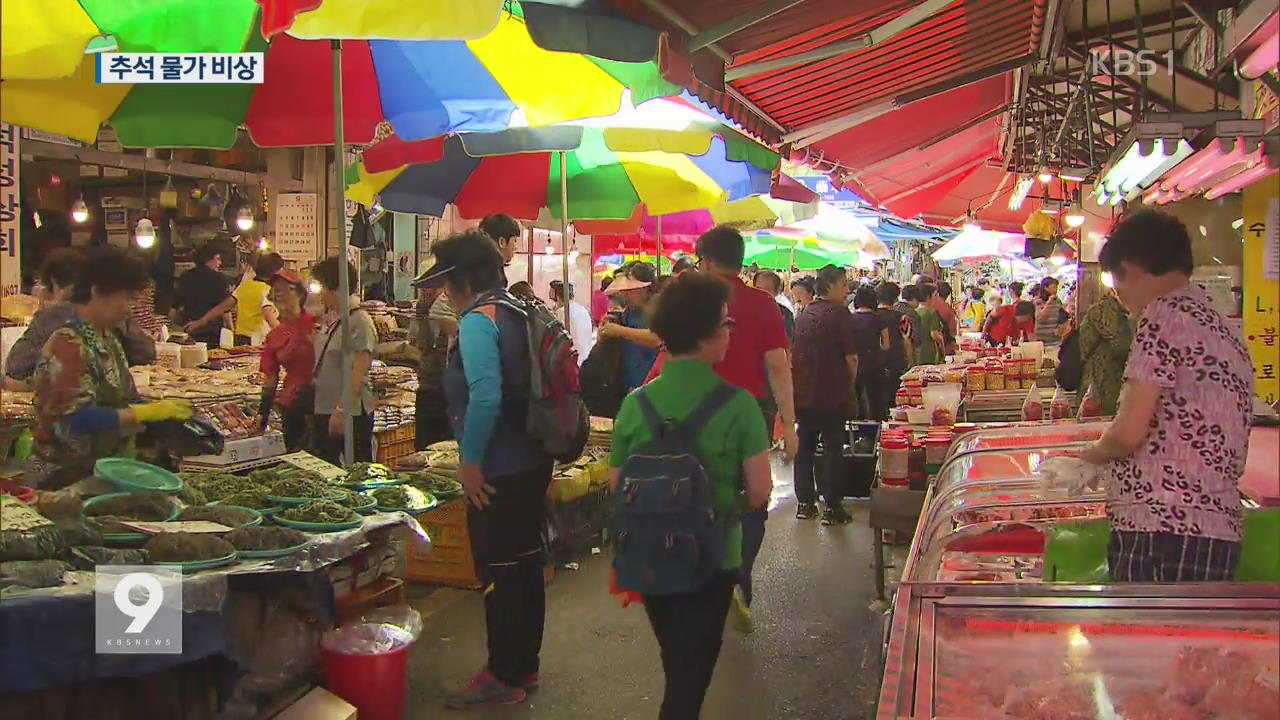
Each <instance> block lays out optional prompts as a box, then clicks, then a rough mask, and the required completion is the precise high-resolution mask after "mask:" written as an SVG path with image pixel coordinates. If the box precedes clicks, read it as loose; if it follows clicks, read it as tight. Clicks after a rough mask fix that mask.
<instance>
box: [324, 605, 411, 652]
mask: <svg viewBox="0 0 1280 720" xmlns="http://www.w3.org/2000/svg"><path fill="white" fill-rule="evenodd" d="M421 633H422V616H421V615H419V614H418V611H416V610H414V609H413V608H411V607H407V606H400V607H394V608H381V609H378V610H374V611H372V612H369V613H366V614H365V615H362V616H361V617H360V619H359V620H357V621H356V622H354V623H349V624H346V625H341V626H339V627H336V628H334V629H332V630H330V631H329V632H327V633H325V634H324V635H323V636H322V637H321V638H320V647H321V648H322V649H323V650H325V651H326V652H332V653H339V654H341V655H382V654H384V653H389V652H392V651H394V650H399V649H400V648H402V647H405V646H407V645H411V644H413V642H414V641H415V640H417V639H418V635H420V634H421Z"/></svg>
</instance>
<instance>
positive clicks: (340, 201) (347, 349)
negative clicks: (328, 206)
mask: <svg viewBox="0 0 1280 720" xmlns="http://www.w3.org/2000/svg"><path fill="white" fill-rule="evenodd" d="M332 47H333V53H332V54H333V179H334V186H333V195H334V201H335V202H336V203H337V206H338V214H337V220H336V222H337V228H336V229H337V231H338V318H339V320H338V328H339V330H340V332H341V333H342V340H341V342H342V344H341V345H340V346H339V347H341V348H342V365H341V366H340V367H339V378H340V382H341V383H342V411H343V412H342V453H343V458H345V459H346V461H347V464H351V463H354V462H355V459H356V457H355V435H354V433H353V432H352V428H353V427H354V425H353V420H354V416H355V415H356V412H355V410H356V402H357V400H356V397H355V392H353V390H352V388H351V322H350V321H351V281H350V279H349V278H348V277H347V263H348V262H350V261H349V260H348V259H347V233H346V229H347V228H346V222H345V219H346V216H347V201H346V198H347V188H346V173H345V172H344V171H345V170H346V168H345V167H343V162H344V160H345V159H346V154H347V152H346V143H345V138H344V137H343V129H342V41H341V40H333V41H332ZM360 409H361V410H363V408H360Z"/></svg>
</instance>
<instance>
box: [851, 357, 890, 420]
mask: <svg viewBox="0 0 1280 720" xmlns="http://www.w3.org/2000/svg"><path fill="white" fill-rule="evenodd" d="M856 385H857V388H858V417H859V418H860V419H863V420H881V421H883V420H884V419H885V413H886V412H887V411H888V409H889V404H888V403H887V402H886V401H885V397H884V396H885V394H886V393H885V386H886V385H887V383H886V382H885V378H884V368H881V367H868V368H867V369H866V370H863V369H861V368H859V370H858V378H857V381H856Z"/></svg>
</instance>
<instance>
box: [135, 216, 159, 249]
mask: <svg viewBox="0 0 1280 720" xmlns="http://www.w3.org/2000/svg"><path fill="white" fill-rule="evenodd" d="M133 241H134V242H135V243H137V245H138V247H140V248H142V249H143V250H147V249H149V248H150V247H151V246H153V245H155V244H156V226H155V225H152V224H151V221H150V220H149V219H147V218H142V219H141V220H139V221H138V224H137V226H136V227H134V228H133Z"/></svg>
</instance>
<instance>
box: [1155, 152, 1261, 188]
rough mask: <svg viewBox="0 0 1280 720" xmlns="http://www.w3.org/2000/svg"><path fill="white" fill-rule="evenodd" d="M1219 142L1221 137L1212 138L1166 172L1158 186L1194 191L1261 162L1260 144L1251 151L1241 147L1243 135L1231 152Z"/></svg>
mask: <svg viewBox="0 0 1280 720" xmlns="http://www.w3.org/2000/svg"><path fill="white" fill-rule="evenodd" d="M1222 146H1223V142H1222V140H1221V139H1217V140H1214V141H1213V142H1212V143H1210V144H1209V146H1208V147H1206V148H1205V149H1203V150H1201V151H1200V152H1198V153H1196V154H1195V155H1192V156H1191V157H1189V158H1187V159H1186V160H1184V161H1183V162H1182V164H1181V165H1179V166H1178V167H1177V168H1175V169H1174V171H1173V172H1172V173H1170V174H1169V175H1168V176H1166V179H1165V180H1164V182H1162V183H1160V187H1161V188H1162V189H1163V190H1165V191H1177V192H1182V193H1194V192H1197V191H1198V190H1200V189H1201V188H1205V187H1209V186H1212V185H1214V184H1216V183H1219V182H1221V181H1222V180H1225V179H1226V178H1228V177H1231V176H1232V175H1235V174H1236V173H1238V172H1240V171H1242V170H1247V169H1248V168H1250V167H1253V166H1254V165H1256V164H1258V163H1259V162H1262V147H1261V145H1259V146H1258V147H1257V148H1256V149H1255V150H1254V151H1253V152H1251V153H1246V152H1245V151H1244V146H1245V144H1244V139H1243V138H1236V141H1235V144H1234V146H1233V147H1232V149H1231V152H1223V150H1222Z"/></svg>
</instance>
